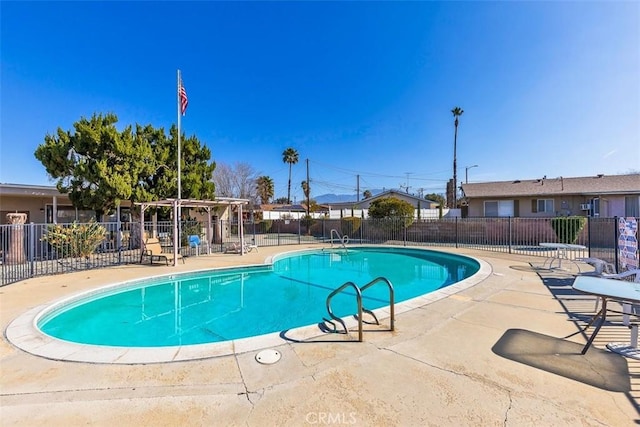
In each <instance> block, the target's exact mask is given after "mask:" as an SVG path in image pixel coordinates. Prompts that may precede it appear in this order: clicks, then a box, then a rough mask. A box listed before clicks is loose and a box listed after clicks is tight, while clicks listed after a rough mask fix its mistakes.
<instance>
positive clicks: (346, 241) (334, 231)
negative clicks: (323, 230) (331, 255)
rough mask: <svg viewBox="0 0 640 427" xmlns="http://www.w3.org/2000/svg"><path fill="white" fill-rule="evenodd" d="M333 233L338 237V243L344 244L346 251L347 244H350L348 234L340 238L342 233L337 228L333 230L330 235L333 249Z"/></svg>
mask: <svg viewBox="0 0 640 427" xmlns="http://www.w3.org/2000/svg"><path fill="white" fill-rule="evenodd" d="M333 233H335V234H336V236H338V241H339V242H340V243H341V244H342V247H343V248H345V249H346V247H347V243H349V236H348V235H346V234H345V235H344V236H340V232H339V231H338V230H336V229H335V228H332V229H331V232H330V233H329V237H330V238H331V247H333Z"/></svg>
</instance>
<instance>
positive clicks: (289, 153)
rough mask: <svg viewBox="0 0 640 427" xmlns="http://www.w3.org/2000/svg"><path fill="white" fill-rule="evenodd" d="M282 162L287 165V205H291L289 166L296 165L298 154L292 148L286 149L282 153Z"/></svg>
mask: <svg viewBox="0 0 640 427" xmlns="http://www.w3.org/2000/svg"><path fill="white" fill-rule="evenodd" d="M282 161H283V162H284V163H289V186H288V187H287V204H289V205H290V204H291V166H292V165H295V164H296V163H298V152H297V151H296V150H295V149H293V148H287V149H286V150H284V152H283V153H282Z"/></svg>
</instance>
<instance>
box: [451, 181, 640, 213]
mask: <svg viewBox="0 0 640 427" xmlns="http://www.w3.org/2000/svg"><path fill="white" fill-rule="evenodd" d="M461 187H462V193H463V198H464V200H465V201H466V203H467V205H468V208H467V209H468V215H467V216H469V217H555V216H569V215H578V216H588V217H623V216H624V217H631V216H632V217H640V174H638V173H635V174H627V175H602V174H600V175H595V176H586V177H575V178H564V177H558V178H547V177H546V176H545V177H543V178H540V179H523V180H519V179H517V180H513V181H498V182H479V183H468V184H462V185H461Z"/></svg>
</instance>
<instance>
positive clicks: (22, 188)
mask: <svg viewBox="0 0 640 427" xmlns="http://www.w3.org/2000/svg"><path fill="white" fill-rule="evenodd" d="M0 195H3V196H51V197H53V196H67V195H66V194H62V193H60V191H58V189H57V188H56V187H55V186H51V185H30V184H0Z"/></svg>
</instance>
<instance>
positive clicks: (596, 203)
mask: <svg viewBox="0 0 640 427" xmlns="http://www.w3.org/2000/svg"><path fill="white" fill-rule="evenodd" d="M591 216H592V217H599V216H600V198H599V197H598V198H595V199H591Z"/></svg>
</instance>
